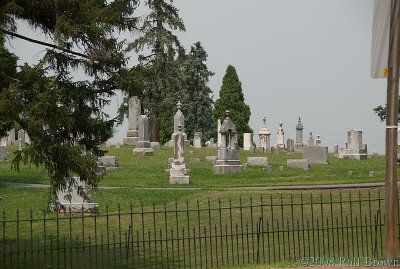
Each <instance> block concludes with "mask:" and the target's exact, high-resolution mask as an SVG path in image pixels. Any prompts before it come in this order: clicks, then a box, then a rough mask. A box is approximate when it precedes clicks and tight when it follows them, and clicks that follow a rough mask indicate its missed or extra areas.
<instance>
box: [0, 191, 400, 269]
mask: <svg viewBox="0 0 400 269" xmlns="http://www.w3.org/2000/svg"><path fill="white" fill-rule="evenodd" d="M383 208H384V199H383V198H382V197H381V194H380V192H379V191H373V192H371V191H368V192H356V193H352V192H348V193H335V194H332V193H328V194H326V193H323V194H320V195H314V196H313V195H312V194H311V195H303V194H301V193H300V194H290V195H282V194H281V195H270V196H260V197H257V199H253V198H252V197H248V198H246V199H242V198H239V199H237V200H236V199H235V200H231V199H228V200H221V199H214V200H207V201H199V200H197V201H194V202H186V203H183V204H178V203H174V204H164V205H161V206H156V205H154V204H153V206H150V207H145V206H143V205H142V206H141V207H139V208H133V206H132V205H131V207H130V208H129V209H128V210H124V211H122V210H121V208H119V207H118V209H116V210H114V211H112V212H111V210H110V209H109V208H108V207H106V208H105V210H104V212H102V211H101V212H100V213H99V214H98V215H84V214H79V215H74V214H71V213H69V214H65V215H58V214H53V213H49V212H47V211H46V210H43V213H42V216H41V217H37V216H36V215H35V216H36V217H34V213H33V212H32V211H30V212H20V211H18V210H17V211H16V212H15V214H11V213H6V212H4V211H3V214H2V220H1V226H0V229H1V233H2V236H1V240H0V265H2V267H3V268H221V267H227V266H230V267H232V266H239V265H246V264H259V263H260V264H273V263H277V262H296V261H298V260H299V259H300V258H301V257H321V258H328V257H348V258H351V257H367V256H368V257H380V256H383V254H384V246H383V240H384V238H383V234H384V215H383V214H382V209H383ZM399 229H400V226H399ZM322 261H323V260H322Z"/></svg>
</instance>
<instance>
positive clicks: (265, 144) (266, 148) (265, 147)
mask: <svg viewBox="0 0 400 269" xmlns="http://www.w3.org/2000/svg"><path fill="white" fill-rule="evenodd" d="M270 136H271V133H270V132H269V130H268V128H267V118H266V117H265V116H264V117H263V125H262V127H261V129H260V131H259V132H258V137H259V138H260V147H259V150H260V151H262V152H263V153H265V152H271V141H270Z"/></svg>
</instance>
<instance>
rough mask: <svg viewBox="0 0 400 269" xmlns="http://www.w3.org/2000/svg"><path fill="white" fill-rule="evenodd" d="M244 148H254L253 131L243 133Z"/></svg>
mask: <svg viewBox="0 0 400 269" xmlns="http://www.w3.org/2000/svg"><path fill="white" fill-rule="evenodd" d="M243 150H253V133H244V134H243Z"/></svg>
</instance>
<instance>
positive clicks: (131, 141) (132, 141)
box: [122, 137, 139, 146]
mask: <svg viewBox="0 0 400 269" xmlns="http://www.w3.org/2000/svg"><path fill="white" fill-rule="evenodd" d="M138 139H139V138H138V137H124V138H123V139H122V144H123V145H127V146H135V144H136V142H137V141H138Z"/></svg>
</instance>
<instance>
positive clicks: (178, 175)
mask: <svg viewBox="0 0 400 269" xmlns="http://www.w3.org/2000/svg"><path fill="white" fill-rule="evenodd" d="M172 138H173V140H174V145H175V146H174V161H173V162H172V164H171V169H170V170H169V184H189V176H188V170H187V169H186V165H185V158H184V147H185V136H184V135H183V133H182V125H178V132H176V133H174V135H173V137H172Z"/></svg>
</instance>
